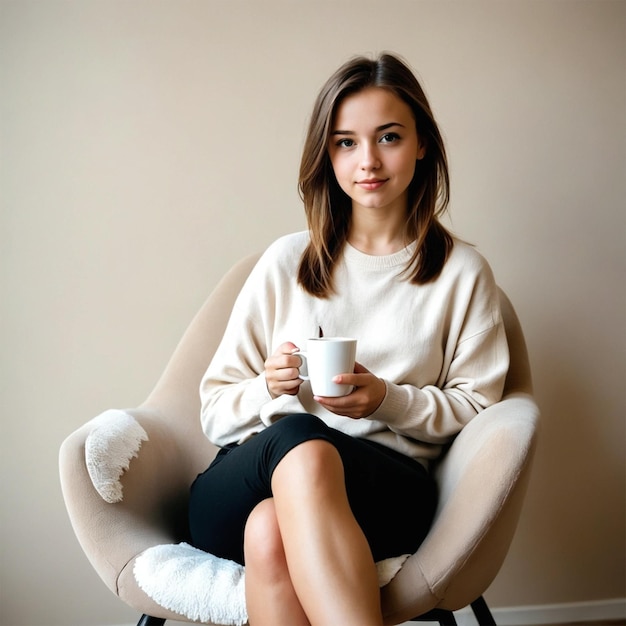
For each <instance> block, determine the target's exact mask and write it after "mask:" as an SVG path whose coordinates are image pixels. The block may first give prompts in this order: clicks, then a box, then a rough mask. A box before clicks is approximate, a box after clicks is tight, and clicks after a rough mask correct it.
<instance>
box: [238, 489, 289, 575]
mask: <svg viewBox="0 0 626 626" xmlns="http://www.w3.org/2000/svg"><path fill="white" fill-rule="evenodd" d="M243 545H244V556H245V564H246V568H255V567H256V568H259V569H260V570H261V571H262V572H263V574H264V576H268V575H269V576H270V577H274V576H276V575H278V576H280V575H282V574H283V573H284V572H285V571H286V567H287V563H286V560H285V551H284V548H283V542H282V537H281V534H280V529H279V527H278V520H277V519H276V510H275V509H274V501H273V499H272V498H268V499H267V500H263V502H261V503H259V504H258V505H257V506H256V507H255V508H254V509H253V511H252V513H250V515H249V517H248V521H247V522H246V527H245V531H244V542H243Z"/></svg>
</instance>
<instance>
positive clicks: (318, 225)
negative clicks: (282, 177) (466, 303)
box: [298, 53, 453, 298]
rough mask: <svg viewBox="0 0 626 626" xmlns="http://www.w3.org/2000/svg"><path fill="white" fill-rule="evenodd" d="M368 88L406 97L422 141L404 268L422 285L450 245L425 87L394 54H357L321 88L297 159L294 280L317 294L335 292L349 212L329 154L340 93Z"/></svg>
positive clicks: (442, 155) (441, 156) (437, 140)
mask: <svg viewBox="0 0 626 626" xmlns="http://www.w3.org/2000/svg"><path fill="white" fill-rule="evenodd" d="M367 87H381V88H383V89H388V90H389V91H391V92H392V93H394V94H395V95H396V96H398V97H399V98H400V99H401V100H402V101H403V102H405V103H406V104H407V105H408V106H409V107H410V108H411V111H412V112H413V116H414V118H415V125H416V129H417V134H418V136H419V138H420V140H421V141H422V142H424V144H425V146H426V154H425V156H424V158H423V159H421V160H418V161H417V162H416V168H415V174H414V176H413V180H412V181H411V183H410V185H409V189H408V202H407V216H406V229H405V230H406V236H407V243H409V242H411V241H416V242H417V245H416V248H415V253H414V255H413V257H412V258H411V260H410V261H409V263H408V264H407V266H406V268H405V271H406V274H407V276H409V277H410V280H411V282H413V283H415V284H424V283H427V282H429V281H432V280H434V279H435V278H437V276H438V275H439V273H440V272H441V270H442V268H443V266H444V263H445V262H446V259H447V258H448V255H449V253H450V250H451V249H452V246H453V239H452V236H451V235H450V233H448V231H447V230H446V229H445V228H444V227H443V226H442V224H441V223H440V222H439V220H438V218H439V217H440V216H441V215H442V214H443V213H445V211H446V209H447V206H448V201H449V197H450V181H449V175H448V161H447V157H446V151H445V147H444V145H443V139H442V137H441V133H440V132H439V129H438V127H437V124H436V122H435V118H434V116H433V113H432V111H431V108H430V105H429V103H428V100H427V98H426V95H425V94H424V90H423V89H422V87H421V86H420V84H419V82H418V80H417V79H416V78H415V76H414V74H413V72H411V70H410V69H409V68H408V67H407V65H406V64H405V63H403V62H402V61H401V60H400V59H399V58H398V57H396V56H394V55H392V54H388V53H384V54H382V55H380V56H379V57H378V58H377V59H375V60H371V59H368V58H366V57H357V58H355V59H353V60H351V61H348V62H347V63H345V64H344V65H342V66H341V67H340V68H339V69H338V70H337V71H336V72H335V73H334V74H333V75H332V76H331V77H330V78H329V79H328V81H326V84H325V85H324V86H323V87H322V89H321V91H320V93H319V95H318V97H317V99H316V101H315V105H314V107H313V113H312V115H311V120H310V123H309V128H308V132H307V136H306V140H305V143H304V149H303V152H302V160H301V162H300V177H299V181H298V188H299V192H300V196H301V197H302V200H303V202H304V210H305V214H306V218H307V222H308V226H309V230H310V233H311V241H310V243H309V245H308V246H307V248H306V249H305V251H304V252H303V254H302V258H301V259H300V266H299V268H298V282H299V283H300V285H301V286H302V287H303V288H304V289H305V290H306V291H307V292H308V293H310V294H312V295H314V296H318V297H320V298H326V297H328V296H329V295H330V294H331V293H333V280H332V277H333V268H334V266H335V263H336V262H337V260H338V259H339V257H340V255H341V252H342V250H343V247H344V245H345V243H346V240H347V237H348V230H349V227H350V219H351V215H352V203H351V200H350V198H349V196H348V195H347V194H346V193H344V191H343V190H342V189H341V188H340V187H339V184H338V183H337V180H336V178H335V174H334V172H333V168H332V165H331V162H330V157H329V156H328V141H329V136H330V133H331V132H332V125H333V123H334V116H335V112H336V111H337V108H338V106H339V105H340V104H341V102H342V101H343V99H344V98H346V96H348V95H351V94H354V93H357V92H359V91H361V90H363V89H365V88H367Z"/></svg>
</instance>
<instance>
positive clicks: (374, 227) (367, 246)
mask: <svg viewBox="0 0 626 626" xmlns="http://www.w3.org/2000/svg"><path fill="white" fill-rule="evenodd" d="M348 243H350V245H352V246H354V247H355V248H356V249H357V250H360V251H361V252H364V253H365V254H371V255H374V256H383V255H389V254H394V253H395V252H398V251H400V250H402V249H403V248H404V247H406V245H407V243H408V242H407V240H406V231H405V224H404V215H397V216H393V217H392V216H389V215H385V216H382V215H380V213H378V212H377V211H365V212H364V211H362V210H361V211H354V210H353V211H352V219H351V222H350V231H349V232H348Z"/></svg>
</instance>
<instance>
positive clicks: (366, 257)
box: [344, 241, 417, 270]
mask: <svg viewBox="0 0 626 626" xmlns="http://www.w3.org/2000/svg"><path fill="white" fill-rule="evenodd" d="M416 245H417V244H416V242H415V241H413V242H412V243H410V244H409V245H408V246H406V248H402V250H398V252H394V253H393V254H383V255H374V254H366V253H365V252H361V251H360V250H358V249H357V248H355V247H354V246H353V245H351V244H349V243H348V242H346V243H345V247H344V258H345V261H346V263H347V264H348V265H358V266H359V267H362V268H363V269H367V270H388V269H390V268H393V267H398V266H401V265H402V266H405V265H406V264H407V263H408V262H409V261H410V260H411V257H412V256H413V253H414V252H415V246H416Z"/></svg>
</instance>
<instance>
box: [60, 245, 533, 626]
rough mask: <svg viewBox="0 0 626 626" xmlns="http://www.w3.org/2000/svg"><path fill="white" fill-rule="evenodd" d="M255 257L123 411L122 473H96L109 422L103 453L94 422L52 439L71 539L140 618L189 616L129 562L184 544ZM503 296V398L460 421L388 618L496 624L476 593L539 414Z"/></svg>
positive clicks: (523, 481) (513, 499)
mask: <svg viewBox="0 0 626 626" xmlns="http://www.w3.org/2000/svg"><path fill="white" fill-rule="evenodd" d="M256 258H257V257H248V258H246V259H244V260H242V261H240V262H239V263H238V264H236V265H235V266H234V267H233V268H232V269H231V270H230V271H229V272H228V273H227V274H226V276H225V277H224V278H223V279H222V281H221V282H220V283H219V284H218V285H217V287H216V288H215V290H214V291H213V292H212V294H211V295H210V296H209V298H208V300H207V301H206V303H205V304H204V306H203V307H202V309H201V310H200V312H199V313H198V314H197V316H196V317H195V319H194V320H193V322H192V323H191V325H190V326H189V328H188V330H187V331H186V333H185V335H184V336H183V338H182V340H181V342H180V344H179V345H178V347H177V349H176V351H175V353H174V355H173V356H172V358H171V360H170V362H169V364H168V365H167V368H166V369H165V372H164V373H163V375H162V377H161V379H160V380H159V381H158V383H157V385H156V387H155V388H154V390H153V391H152V393H151V394H150V396H149V397H148V398H147V400H146V401H145V402H144V403H143V404H142V405H141V406H140V407H138V408H136V409H132V410H127V411H124V415H126V416H127V417H128V420H129V421H130V422H131V423H132V424H134V425H135V426H137V427H138V429H139V432H138V433H137V432H136V433H135V435H136V437H135V444H136V445H134V447H133V448H132V450H130V452H129V451H126V452H127V456H128V457H131V456H132V457H133V458H132V459H130V458H128V459H126V463H124V462H121V463H120V465H119V467H118V474H119V476H118V475H115V476H113V479H111V477H110V476H104V478H103V477H102V476H100V475H99V472H100V471H101V469H102V468H101V466H102V465H106V462H104V463H103V461H102V459H103V458H105V460H106V457H102V455H103V454H104V455H106V454H114V453H115V454H118V453H119V450H116V446H117V444H118V443H119V442H118V441H116V435H115V432H114V430H113V431H112V430H111V429H108V430H106V429H105V430H106V434H107V437H108V439H107V441H106V442H105V443H106V445H105V446H104V452H103V451H102V449H100V451H99V454H100V455H101V456H100V457H99V456H98V450H95V451H94V450H92V449H91V448H90V446H91V445H92V442H91V440H90V437H91V439H93V437H94V435H93V433H94V432H95V431H96V430H97V429H98V428H99V427H100V428H102V424H103V422H102V421H101V420H99V419H98V418H97V419H95V420H91V421H90V422H88V423H86V424H85V425H84V426H82V427H81V428H79V429H78V430H76V431H75V432H74V433H73V434H71V435H70V436H69V437H68V438H67V439H66V440H65V441H64V443H63V445H62V447H61V451H60V473H61V484H62V489H63V495H64V499H65V503H66V506H67V510H68V512H69V516H70V519H71V523H72V526H73V528H74V531H75V533H76V536H77V538H78V540H79V542H80V544H81V546H82V548H83V550H84V552H85V554H86V555H87V558H88V559H89V560H90V562H91V564H92V565H93V567H94V568H95V570H96V571H97V572H98V574H99V575H100V577H101V578H102V580H103V581H104V582H105V584H106V585H107V586H108V587H109V589H110V590H111V591H112V592H113V593H115V594H116V595H118V596H119V597H120V598H121V599H122V600H123V601H124V602H126V603H127V604H128V605H130V606H132V607H134V608H135V609H137V611H138V612H140V613H143V614H144V616H143V617H142V618H141V620H140V622H139V624H140V625H144V626H147V625H149V624H152V625H156V624H163V623H164V621H165V620H166V619H172V620H178V621H194V620H195V619H196V618H189V617H185V616H184V615H181V613H178V612H175V611H174V610H171V609H167V608H164V607H163V606H161V605H160V604H158V603H157V602H156V601H155V600H154V599H152V598H151V597H150V596H149V595H148V594H147V593H146V592H144V591H143V590H142V588H141V587H140V586H139V584H138V582H137V580H136V577H135V572H134V568H135V563H136V561H137V559H138V558H140V557H141V555H142V554H145V553H146V551H148V550H150V549H152V548H154V546H160V545H162V544H176V543H177V542H184V541H185V538H186V503H187V497H188V490H189V486H190V484H191V482H192V481H193V479H194V478H195V477H196V475H197V474H198V473H200V472H201V471H203V470H204V469H205V468H206V466H207V464H208V463H209V461H210V460H211V458H212V457H213V456H214V454H215V453H216V448H215V447H213V446H212V445H211V444H210V443H209V442H208V441H207V439H206V438H205V436H204V435H203V433H202V430H201V426H200V419H199V411H200V403H199V394H198V388H199V383H200V379H201V377H202V375H203V373H204V371H205V370H206V368H207V366H208V363H209V361H210V360H211V357H212V355H213V353H214V351H215V349H216V347H217V344H218V342H219V341H220V338H221V336H222V333H223V331H224V327H225V324H226V321H227V319H228V316H229V313H230V310H231V308H232V305H233V302H234V299H235V297H236V295H237V293H238V291H239V289H240V287H241V285H242V284H243V281H244V280H245V278H246V277H247V275H248V273H249V271H250V269H251V268H252V266H253V264H254V262H255V261H256ZM501 298H502V309H503V315H504V319H505V325H506V330H507V337H508V341H509V348H510V352H511V359H512V360H511V368H510V371H509V374H508V377H507V382H506V389H505V394H504V398H503V400H502V401H501V402H499V403H498V404H496V405H494V406H492V407H490V408H488V409H486V410H485V411H483V412H482V413H480V414H479V415H478V416H477V417H475V418H474V419H473V420H472V421H471V422H470V424H469V425H468V426H466V427H465V428H464V430H463V431H462V432H461V433H460V434H459V435H458V436H457V437H456V439H455V440H454V442H453V444H452V445H451V446H450V448H449V450H448V451H447V453H446V454H445V456H444V458H443V460H442V462H441V463H440V465H439V466H438V468H437V470H436V476H437V481H438V484H439V488H440V504H439V508H438V511H437V513H436V517H435V520H434V523H433V526H432V529H431V531H430V533H429V535H428V536H427V538H426V540H425V541H424V543H423V544H422V545H421V547H420V548H419V550H418V551H417V553H416V554H414V555H412V556H410V557H409V558H408V559H407V560H406V561H405V563H404V565H403V566H402V568H401V569H400V571H399V572H398V573H397V575H395V577H394V578H393V579H392V580H391V582H390V583H388V584H387V585H386V586H384V587H383V588H382V590H381V594H382V602H383V610H384V614H385V617H386V621H387V623H390V624H398V623H402V622H404V621H408V620H412V619H417V617H419V616H423V615H424V614H429V616H430V618H431V619H433V618H434V619H437V620H439V621H440V623H441V624H454V623H455V621H454V617H453V614H452V612H451V611H455V610H458V609H460V608H463V607H465V606H467V605H469V604H472V603H473V608H474V609H475V612H478V613H477V619H478V621H479V623H480V624H481V625H483V624H489V623H495V622H493V621H492V618H491V615H490V614H489V611H488V609H487V608H486V604H485V603H484V601H483V600H482V597H481V594H482V593H483V592H484V591H485V590H486V589H487V587H488V586H489V585H490V584H491V582H492V580H493V579H494V577H495V576H496V574H497V572H498V570H499V569H500V567H501V565H502V562H503V560H504V557H505V555H506V553H507V550H508V548H509V545H510V542H511V539H512V537H513V534H514V531H515V528H516V525H517V521H518V518H519V514H520V509H521V507H522V501H523V498H524V494H525V490H526V486H527V483H528V478H529V473H530V466H531V459H532V455H533V450H534V447H535V441H536V432H537V424H538V417H539V412H538V409H537V406H536V404H535V402H534V400H533V397H532V385H531V376H530V370H529V364H528V356H527V352H526V346H525V343H524V337H523V335H522V330H521V327H520V325H519V322H518V319H517V317H516V315H515V312H514V310H513V307H512V306H511V304H510V302H509V300H508V299H507V298H506V296H505V295H504V294H501ZM105 422H106V420H105ZM105 425H106V424H105ZM107 446H108V448H107ZM122 447H123V446H122ZM123 456H124V455H123V454H122V457H123ZM134 457H136V458H134ZM116 478H117V479H118V482H117V483H116V484H114V485H113V486H114V487H115V486H117V488H118V491H117V492H115V490H114V492H113V493H112V494H111V493H109V492H107V491H106V490H107V488H108V487H110V486H111V485H110V483H111V481H113V483H115V479H116ZM99 480H101V484H100V485H99V487H100V489H99V491H97V490H96V488H95V487H94V484H97V483H98V481H99ZM107 481H108V482H107ZM121 489H123V492H122V491H121ZM107 499H108V501H106V500H107ZM177 584H183V585H184V582H182V583H181V582H180V581H178V583H177ZM433 611H434V612H433ZM203 623H209V622H203Z"/></svg>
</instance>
